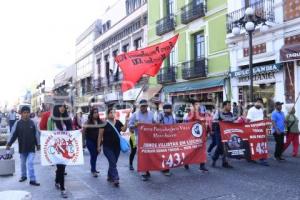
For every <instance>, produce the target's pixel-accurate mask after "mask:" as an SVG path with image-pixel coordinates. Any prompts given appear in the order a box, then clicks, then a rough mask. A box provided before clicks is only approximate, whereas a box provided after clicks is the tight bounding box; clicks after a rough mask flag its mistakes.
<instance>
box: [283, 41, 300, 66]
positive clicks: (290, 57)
mask: <svg viewBox="0 0 300 200" xmlns="http://www.w3.org/2000/svg"><path fill="white" fill-rule="evenodd" d="M280 60H281V61H283V62H288V61H294V60H300V44H292V45H284V46H283V47H282V48H281V49H280Z"/></svg>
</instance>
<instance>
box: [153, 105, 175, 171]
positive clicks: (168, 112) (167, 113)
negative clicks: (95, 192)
mask: <svg viewBox="0 0 300 200" xmlns="http://www.w3.org/2000/svg"><path fill="white" fill-rule="evenodd" d="M157 123H159V124H168V125H171V124H176V119H175V117H174V114H173V111H172V105H171V104H168V103H167V104H164V105H163V113H160V115H159V118H158V122H157ZM162 173H163V174H164V175H165V176H171V173H170V169H166V170H163V171H162Z"/></svg>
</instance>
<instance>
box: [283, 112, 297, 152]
mask: <svg viewBox="0 0 300 200" xmlns="http://www.w3.org/2000/svg"><path fill="white" fill-rule="evenodd" d="M295 113H296V110H295V107H292V108H291V109H290V111H289V113H288V115H287V116H286V118H285V120H286V127H287V139H286V143H285V144H284V148H283V151H285V150H286V149H287V148H288V147H289V145H290V144H291V143H292V144H293V154H292V156H293V157H297V155H298V148H299V134H300V132H299V119H298V118H297V117H296V115H295Z"/></svg>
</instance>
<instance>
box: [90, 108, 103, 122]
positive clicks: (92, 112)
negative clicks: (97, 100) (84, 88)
mask: <svg viewBox="0 0 300 200" xmlns="http://www.w3.org/2000/svg"><path fill="white" fill-rule="evenodd" d="M95 111H97V112H99V110H98V108H95V107H94V108H91V109H90V113H89V116H88V124H94V118H93V115H94V112H95ZM97 123H98V124H102V120H101V119H100V118H99V117H98V118H97Z"/></svg>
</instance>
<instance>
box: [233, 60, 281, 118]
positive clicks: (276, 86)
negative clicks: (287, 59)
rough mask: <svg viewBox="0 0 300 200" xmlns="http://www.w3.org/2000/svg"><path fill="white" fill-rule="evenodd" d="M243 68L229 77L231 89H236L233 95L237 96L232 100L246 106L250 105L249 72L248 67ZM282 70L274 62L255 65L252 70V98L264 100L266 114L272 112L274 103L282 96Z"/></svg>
mask: <svg viewBox="0 0 300 200" xmlns="http://www.w3.org/2000/svg"><path fill="white" fill-rule="evenodd" d="M240 68H243V67H240ZM244 68H245V69H241V70H239V71H235V72H231V74H230V75H231V80H232V81H231V84H232V87H233V88H237V91H238V92H237V94H234V95H237V96H235V97H234V99H235V100H236V101H238V102H239V103H242V104H243V105H244V106H247V105H248V104H249V103H250V78H249V72H250V71H249V68H248V66H244ZM282 69H283V65H282V64H279V63H278V64H275V61H268V62H264V63H257V64H255V67H254V68H253V98H254V99H256V98H262V99H263V100H264V104H265V108H266V112H267V114H270V113H271V112H272V111H273V109H274V103H275V101H279V100H280V99H282V96H283V94H284V93H283V90H282V89H283V70H282ZM235 91H236V90H235ZM280 97H281V98H280ZM281 101H283V100H281Z"/></svg>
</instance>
